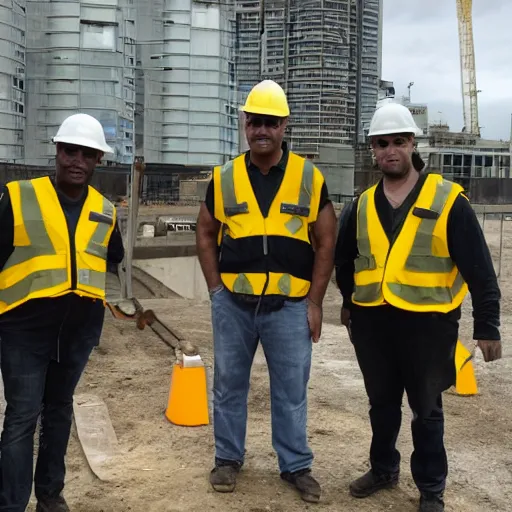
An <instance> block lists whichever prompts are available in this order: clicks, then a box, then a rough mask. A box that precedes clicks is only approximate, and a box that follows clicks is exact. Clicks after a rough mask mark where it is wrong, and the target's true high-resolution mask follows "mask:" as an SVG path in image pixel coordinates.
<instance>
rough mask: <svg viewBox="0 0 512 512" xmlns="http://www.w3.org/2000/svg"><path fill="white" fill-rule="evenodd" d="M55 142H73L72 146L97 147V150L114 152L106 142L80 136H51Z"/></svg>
mask: <svg viewBox="0 0 512 512" xmlns="http://www.w3.org/2000/svg"><path fill="white" fill-rule="evenodd" d="M57 142H63V143H64V144H73V145H74V146H82V147H84V148H92V149H97V150H98V151H101V152H103V153H112V154H113V153H114V150H113V149H112V148H111V147H110V146H108V145H107V144H105V145H103V144H96V143H95V142H91V140H90V139H85V138H82V137H66V136H60V137H59V136H55V137H53V143H54V144H56V143H57Z"/></svg>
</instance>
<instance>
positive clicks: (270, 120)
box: [247, 117, 281, 128]
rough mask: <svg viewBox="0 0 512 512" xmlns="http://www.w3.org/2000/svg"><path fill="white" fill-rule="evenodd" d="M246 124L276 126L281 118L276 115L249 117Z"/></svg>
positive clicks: (254, 126) (255, 126) (259, 126)
mask: <svg viewBox="0 0 512 512" xmlns="http://www.w3.org/2000/svg"><path fill="white" fill-rule="evenodd" d="M247 125H248V126H252V127H253V128H261V127H262V126H265V127H266V128H278V127H279V126H280V125H281V119H279V118H278V117H249V118H248V119H247Z"/></svg>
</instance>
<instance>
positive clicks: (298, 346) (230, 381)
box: [212, 289, 313, 472]
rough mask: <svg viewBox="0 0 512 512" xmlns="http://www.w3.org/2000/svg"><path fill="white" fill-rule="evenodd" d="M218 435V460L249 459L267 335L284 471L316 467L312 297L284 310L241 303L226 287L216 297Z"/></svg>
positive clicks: (275, 437) (275, 441) (275, 431)
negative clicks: (254, 396) (255, 388)
mask: <svg viewBox="0 0 512 512" xmlns="http://www.w3.org/2000/svg"><path fill="white" fill-rule="evenodd" d="M212 322H213V339H214V357H215V364H214V383H213V396H214V434H215V450H216V453H215V456H216V460H217V461H219V460H222V461H236V462H238V463H240V464H243V462H244V455H245V437H246V427H247V395H248V392H249V380H250V372H251V366H252V362H253V359H254V354H255V352H256V348H257V346H258V341H259V340H261V344H262V347H263V351H264V353H265V358H266V360H267V365H268V369H269V374H270V399H271V412H272V445H273V447H274V449H275V451H276V453H277V456H278V462H279V469H280V471H281V472H287V471H290V472H294V471H298V470H300V469H306V468H309V467H311V464H312V461H313V453H312V451H311V449H310V448H309V446H308V439H307V431H306V430H307V385H308V381H309V375H310V369H311V351H312V341H311V336H310V332H309V325H308V320H307V301H305V300H303V301H300V302H290V301H287V302H286V303H285V305H284V306H283V307H282V308H281V309H279V310H278V311H272V312H265V311H260V312H259V313H258V315H257V316H255V309H254V308H249V307H246V306H242V305H240V304H239V303H238V302H236V301H235V299H234V298H233V297H232V295H231V293H230V292H229V291H228V290H226V289H222V290H221V291H218V292H216V293H215V294H214V295H213V296H212Z"/></svg>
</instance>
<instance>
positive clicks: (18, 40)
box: [0, 0, 26, 163]
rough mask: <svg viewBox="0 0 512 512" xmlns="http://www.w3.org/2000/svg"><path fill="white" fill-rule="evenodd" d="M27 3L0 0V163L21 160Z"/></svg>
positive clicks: (24, 109) (24, 105)
mask: <svg viewBox="0 0 512 512" xmlns="http://www.w3.org/2000/svg"><path fill="white" fill-rule="evenodd" d="M25 10H26V2H25V0H9V1H6V0H3V1H0V34H1V35H0V162H10V163H17V162H23V159H24V157H25V154H24V130H25V113H26V102H25V88H26V80H25V56H26V48H25V42H26V15H25Z"/></svg>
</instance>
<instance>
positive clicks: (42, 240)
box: [2, 181, 56, 270]
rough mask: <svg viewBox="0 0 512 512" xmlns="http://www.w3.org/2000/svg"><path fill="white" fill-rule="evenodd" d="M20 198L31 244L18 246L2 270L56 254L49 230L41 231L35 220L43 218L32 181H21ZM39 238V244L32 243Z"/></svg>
mask: <svg viewBox="0 0 512 512" xmlns="http://www.w3.org/2000/svg"><path fill="white" fill-rule="evenodd" d="M19 187H20V200H21V213H22V215H23V223H24V226H25V230H26V232H27V236H28V239H29V240H30V242H31V245H27V246H26V247H19V246H18V247H16V250H15V251H14V252H13V253H12V255H11V256H10V258H9V259H8V260H7V262H6V264H5V265H4V267H3V268H2V270H6V269H8V268H10V267H14V266H15V265H18V264H19V263H23V262H24V261H28V260H30V259H32V258H35V257H36V256H53V255H55V254H56V252H55V248H54V247H53V244H52V241H51V240H50V236H49V235H48V232H47V231H46V230H45V231H41V230H40V229H39V228H38V225H39V224H37V225H36V223H35V222H31V221H39V220H40V219H42V218H43V214H42V212H41V207H40V206H39V202H38V200H37V196H36V191H35V190H34V186H33V185H32V182H30V181H20V182H19ZM33 240H37V246H34V245H32V241H33Z"/></svg>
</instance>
